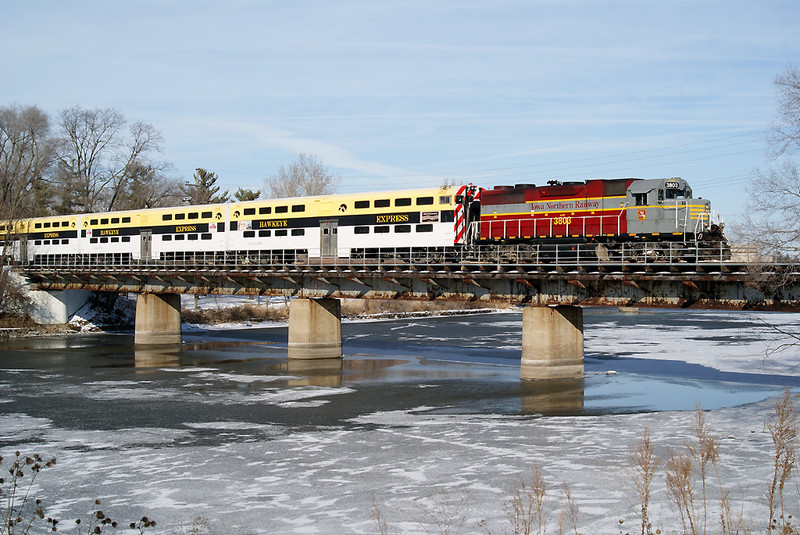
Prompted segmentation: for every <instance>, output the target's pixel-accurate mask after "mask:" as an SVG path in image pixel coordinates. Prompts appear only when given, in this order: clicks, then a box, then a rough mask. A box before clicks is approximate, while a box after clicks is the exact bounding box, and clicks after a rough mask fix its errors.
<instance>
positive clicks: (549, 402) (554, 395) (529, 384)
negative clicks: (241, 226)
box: [520, 377, 584, 416]
mask: <svg viewBox="0 0 800 535" xmlns="http://www.w3.org/2000/svg"><path fill="white" fill-rule="evenodd" d="M583 398H584V379H583V377H579V378H572V379H549V380H547V381H522V382H521V383H520V401H521V407H520V409H521V411H522V413H523V414H542V415H544V416H568V415H571V414H578V413H580V412H581V411H582V410H583Z"/></svg>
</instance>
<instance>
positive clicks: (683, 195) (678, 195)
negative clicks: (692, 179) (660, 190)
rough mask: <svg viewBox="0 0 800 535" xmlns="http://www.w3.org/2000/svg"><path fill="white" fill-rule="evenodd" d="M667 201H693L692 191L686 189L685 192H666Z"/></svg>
mask: <svg viewBox="0 0 800 535" xmlns="http://www.w3.org/2000/svg"><path fill="white" fill-rule="evenodd" d="M666 197H667V199H691V198H692V190H690V189H689V188H686V189H685V190H682V189H668V190H667V191H666Z"/></svg>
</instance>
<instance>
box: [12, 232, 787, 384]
mask: <svg viewBox="0 0 800 535" xmlns="http://www.w3.org/2000/svg"><path fill="white" fill-rule="evenodd" d="M646 252H647V248H646V247H644V248H640V249H639V250H637V251H635V252H634V251H632V252H631V254H630V255H628V256H626V255H625V254H622V255H618V256H616V257H613V258H612V257H603V258H599V257H598V256H597V255H596V254H593V253H592V254H588V253H582V250H581V249H580V248H578V249H576V250H574V251H572V252H571V254H569V255H562V256H561V257H560V258H558V257H555V258H553V257H549V258H545V259H542V258H540V257H538V256H531V255H530V254H527V252H526V251H523V250H518V249H515V248H514V247H513V246H505V247H502V248H501V249H498V248H497V247H486V248H476V249H473V250H470V251H468V252H464V254H462V255H461V256H460V257H457V258H453V257H452V256H449V257H443V255H441V253H440V252H439V251H435V250H432V251H426V250H415V251H414V252H413V254H409V251H408V250H407V249H406V250H402V251H399V250H396V249H391V248H387V249H383V250H378V251H376V252H375V254H373V255H370V256H369V257H365V258H361V259H350V258H348V259H340V258H308V257H303V256H302V255H292V256H291V257H290V258H291V262H285V261H282V260H283V259H282V258H276V257H275V255H266V256H262V255H261V254H260V253H258V252H256V253H253V252H247V251H245V252H230V253H225V254H224V255H220V254H219V253H207V254H206V253H193V254H192V255H191V256H184V257H181V258H169V259H161V260H153V261H147V262H128V263H120V262H119V261H118V259H114V258H94V259H92V260H91V263H86V264H84V263H82V262H71V263H61V262H59V263H48V262H47V261H46V260H45V261H39V262H36V263H34V264H30V265H26V266H19V267H18V268H17V270H18V271H19V272H20V273H21V274H22V275H23V276H25V277H26V278H27V279H28V281H29V282H30V284H31V287H32V288H33V289H34V290H41V291H44V292H47V295H49V296H50V297H51V298H52V299H54V300H55V302H56V303H60V304H62V305H64V306H66V303H67V302H68V301H69V300H70V299H72V298H73V296H74V295H75V294H76V292H87V291H92V292H98V291H99V292H124V293H136V294H138V296H137V305H136V327H135V341H136V344H164V343H180V339H181V320H180V294H198V295H206V294H211V295H261V296H276V295H277V296H285V297H294V298H296V299H292V300H291V301H290V312H289V341H288V342H289V343H288V356H289V359H297V360H311V359H330V358H334V359H340V358H341V356H342V349H341V306H340V301H339V300H340V299H342V298H348V299H351V298H352V299H408V300H425V301H430V300H455V301H479V302H487V303H488V302H492V301H504V302H511V303H517V304H520V305H525V307H524V311H523V332H522V359H521V377H522V378H525V379H550V378H566V377H577V376H581V375H582V374H583V312H582V308H581V307H585V306H618V307H667V308H677V307H681V308H714V309H738V310H747V309H752V310H793V311H797V310H800V277H798V276H797V275H796V274H795V273H796V270H795V269H794V267H795V266H792V265H788V264H779V263H775V262H764V261H763V259H758V258H755V257H747V256H746V255H742V254H734V255H733V257H732V258H725V259H723V258H713V256H712V257H708V255H704V256H701V255H699V254H698V255H697V256H696V257H695V258H691V257H688V258H687V256H686V255H685V254H680V255H675V256H674V257H673V256H671V255H668V256H664V255H653V256H651V255H648V254H646ZM643 253H644V254H643Z"/></svg>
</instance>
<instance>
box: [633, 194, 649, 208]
mask: <svg viewBox="0 0 800 535" xmlns="http://www.w3.org/2000/svg"><path fill="white" fill-rule="evenodd" d="M633 200H634V204H635V205H636V206H647V193H634V194H633Z"/></svg>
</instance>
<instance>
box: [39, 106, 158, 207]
mask: <svg viewBox="0 0 800 535" xmlns="http://www.w3.org/2000/svg"><path fill="white" fill-rule="evenodd" d="M59 123H60V128H61V135H60V144H61V146H60V151H59V152H60V154H59V158H58V166H57V171H56V177H55V178H56V179H57V181H58V182H59V188H58V191H59V206H58V211H59V212H60V213H81V212H92V211H110V210H117V209H119V208H121V207H123V206H125V205H130V204H131V203H130V199H128V200H127V201H126V199H125V198H126V195H128V193H129V186H130V183H131V179H132V178H133V177H134V176H137V173H139V172H140V170H141V169H142V168H150V170H151V175H150V176H151V177H153V178H155V177H156V175H157V174H159V173H162V172H163V171H164V170H165V169H166V168H167V164H165V163H163V162H158V161H156V160H154V159H152V158H151V156H152V155H153V154H155V153H158V152H160V148H161V144H162V143H163V139H162V137H161V134H159V133H158V131H157V130H155V128H153V127H152V126H151V125H148V124H145V123H141V122H136V123H133V124H132V125H131V126H130V127H129V130H128V132H127V135H126V133H125V130H124V128H125V126H126V124H127V121H126V120H125V118H124V117H123V115H122V113H120V112H119V111H118V110H115V109H113V108H106V109H92V110H88V109H83V108H81V107H79V106H75V107H73V108H68V109H66V110H64V111H62V112H61V114H60V115H59ZM138 176H139V177H140V178H141V174H139V175H138ZM125 207H128V206H125Z"/></svg>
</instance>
